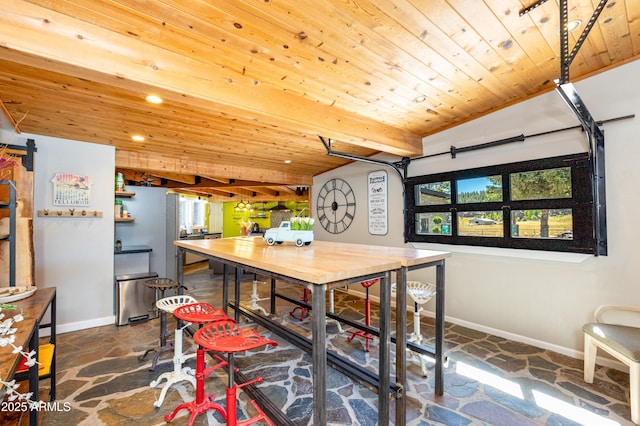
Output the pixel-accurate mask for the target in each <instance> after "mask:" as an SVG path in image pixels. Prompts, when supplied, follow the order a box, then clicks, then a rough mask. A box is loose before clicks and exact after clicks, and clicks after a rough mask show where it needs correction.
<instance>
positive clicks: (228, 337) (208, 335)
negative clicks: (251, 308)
mask: <svg viewBox="0 0 640 426" xmlns="http://www.w3.org/2000/svg"><path fill="white" fill-rule="evenodd" d="M193 338H194V340H195V341H196V342H198V344H199V345H201V346H202V347H204V348H206V349H208V350H211V351H215V352H220V353H226V354H227V365H228V367H229V368H228V370H229V377H228V382H227V392H226V405H227V407H226V412H225V411H220V410H218V411H219V412H220V413H221V414H222V416H223V417H224V419H225V420H226V422H227V424H228V425H231V426H235V425H242V426H244V425H250V424H253V423H256V422H258V421H265V422H266V423H268V424H270V425H273V423H272V422H271V421H270V420H269V418H268V417H267V416H266V415H265V414H264V412H263V411H262V410H261V409H260V407H258V405H257V404H256V403H255V401H253V400H251V404H252V405H253V406H254V407H255V409H256V410H257V411H258V414H257V415H256V416H254V417H252V418H250V419H248V420H243V421H241V422H238V420H237V419H236V417H235V416H236V405H237V400H236V393H237V390H238V389H239V388H242V387H244V386H247V385H249V384H253V383H260V382H262V377H258V378H256V379H254V380H250V381H248V382H245V383H243V384H242V385H238V386H237V385H236V384H235V380H234V377H233V373H234V366H233V354H234V353H236V352H244V351H247V350H251V349H256V348H259V347H262V346H266V345H271V346H278V343H277V342H275V341H273V340H269V339H266V338H264V337H262V336H261V335H260V334H258V332H257V331H256V330H254V329H251V328H247V329H242V328H240V327H239V326H238V325H237V324H236V323H235V322H233V321H219V322H215V323H211V324H207V325H206V326H204V327H202V328H201V329H200V330H198V331H197V332H196V333H195V334H194V336H193Z"/></svg>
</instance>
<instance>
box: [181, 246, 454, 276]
mask: <svg viewBox="0 0 640 426" xmlns="http://www.w3.org/2000/svg"><path fill="white" fill-rule="evenodd" d="M174 244H175V245H176V246H178V247H182V248H184V249H186V250H191V251H194V252H197V253H200V254H205V255H210V256H213V257H217V258H220V259H224V260H228V261H232V262H237V263H241V264H244V265H247V266H251V267H254V268H258V269H263V270H268V271H271V272H274V273H277V274H281V275H283V276H288V277H291V278H294V279H298V280H301V281H306V282H310V283H313V284H325V283H330V282H336V281H341V280H346V279H350V278H354V277H360V276H364V275H369V274H375V273H379V272H386V271H392V270H395V269H400V268H401V267H410V266H415V265H421V264H425V263H430V262H435V261H439V260H443V259H445V258H447V257H449V256H450V255H451V254H450V253H448V252H441V251H433V250H420V249H413V248H402V247H383V246H373V245H365V244H350V243H337V242H328V241H313V242H312V243H311V244H310V245H308V246H303V247H296V246H295V245H293V244H287V243H283V244H281V245H274V246H269V245H268V244H267V243H266V242H264V241H263V240H262V238H261V237H233V238H220V239H215V240H180V241H174Z"/></svg>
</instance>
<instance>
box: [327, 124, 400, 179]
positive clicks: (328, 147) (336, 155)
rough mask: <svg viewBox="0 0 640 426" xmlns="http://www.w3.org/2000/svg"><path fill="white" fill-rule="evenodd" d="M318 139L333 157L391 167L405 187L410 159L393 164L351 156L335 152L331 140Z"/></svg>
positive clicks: (346, 153)
mask: <svg viewBox="0 0 640 426" xmlns="http://www.w3.org/2000/svg"><path fill="white" fill-rule="evenodd" d="M318 137H319V138H320V141H321V142H322V144H323V145H324V147H325V149H326V150H327V154H328V155H330V156H331V157H338V158H344V159H347V160H353V161H361V162H363V163H370V164H378V165H381V166H385V167H391V168H392V169H393V170H395V171H396V173H398V176H400V180H401V181H402V185H403V187H404V181H405V179H406V177H407V168H408V166H409V159H408V158H406V157H405V158H403V159H402V161H399V162H396V163H393V162H391V161H384V160H378V159H375V158H369V157H363V156H361V155H355V154H349V153H348V152H340V151H334V150H333V149H331V139H325V138H324V137H322V136H318ZM401 168H402V170H401Z"/></svg>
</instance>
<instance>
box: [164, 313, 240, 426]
mask: <svg viewBox="0 0 640 426" xmlns="http://www.w3.org/2000/svg"><path fill="white" fill-rule="evenodd" d="M173 315H174V316H175V317H176V318H177V319H179V320H182V321H185V322H189V323H193V324H207V323H211V322H214V323H215V322H225V323H226V322H231V323H234V324H235V321H233V320H232V319H231V318H229V317H228V316H227V314H225V313H224V311H222V310H217V309H215V308H214V307H213V306H211V305H210V304H208V303H202V302H199V303H192V304H189V305H183V306H179V307H177V308H176V309H175V310H174V311H173ZM196 334H197V333H196ZM196 342H197V341H196ZM205 352H206V351H205V349H204V348H203V347H202V345H200V344H198V351H197V352H196V373H195V375H196V399H195V400H193V401H189V402H183V403H182V404H180V405H178V406H177V407H176V409H175V410H173V413H171V414H167V415H166V416H164V421H165V422H167V423H168V422H170V421H171V420H173V418H174V417H175V416H176V414H178V411H180V410H182V409H183V408H184V409H187V410H189V411H190V412H191V416H190V417H189V423H188V426H192V425H193V422H194V421H195V419H196V417H197V416H199V415H200V414H202V413H205V412H206V411H208V410H211V409H212V410H216V411H218V412H219V413H220V414H222V415H224V407H223V406H221V405H220V404H217V403H216V402H214V399H215V395H213V394H205V393H204V380H205V379H206V378H207V377H209V375H210V374H211V372H212V371H213V370H216V369H218V368H220V367H224V366H226V365H227V363H226V361H224V360H223V359H222V358H218V357H215V358H216V359H218V361H219V362H218V363H217V364H216V365H214V366H212V367H209V368H206V369H205V362H204V354H205Z"/></svg>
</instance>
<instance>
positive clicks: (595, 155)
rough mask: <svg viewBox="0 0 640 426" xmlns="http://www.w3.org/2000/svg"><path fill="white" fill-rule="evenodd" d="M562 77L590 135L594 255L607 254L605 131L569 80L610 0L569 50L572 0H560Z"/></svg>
mask: <svg viewBox="0 0 640 426" xmlns="http://www.w3.org/2000/svg"><path fill="white" fill-rule="evenodd" d="M545 1H546V0H538V1H536V2H535V3H534V4H532V5H531V6H529V7H527V8H524V9H522V10H521V11H520V16H522V15H524V14H526V13H528V12H529V11H530V10H532V9H534V8H536V7H538V6H540V5H541V4H543V3H544V2H545ZM559 3H560V78H559V79H558V81H557V83H556V84H557V87H556V90H557V91H558V93H559V94H560V96H561V97H562V99H563V100H564V101H565V102H566V104H567V105H568V106H569V108H570V109H571V110H572V111H573V112H574V114H575V115H576V117H578V120H579V121H580V124H581V125H582V128H583V129H584V131H585V133H586V135H587V141H588V145H589V166H590V168H591V186H592V192H593V235H594V254H595V255H596V256H598V255H604V256H606V255H607V216H606V192H605V170H604V133H602V130H601V129H600V128H599V126H598V124H597V122H596V121H595V120H594V119H593V117H592V116H591V114H590V113H589V111H588V110H587V107H586V106H585V105H584V102H582V99H580V96H578V93H577V92H576V90H575V88H574V87H573V85H572V84H571V83H570V82H569V67H570V66H571V62H573V59H574V58H575V56H576V54H577V53H578V51H579V50H580V48H581V47H582V44H583V43H584V41H585V40H586V38H587V36H588V35H589V32H590V31H591V29H592V28H593V26H594V25H595V23H596V21H597V19H598V17H599V16H600V13H601V12H602V10H603V9H604V7H605V5H606V4H607V0H600V2H599V3H598V5H597V6H596V8H595V10H594V12H593V14H592V15H591V18H589V22H587V24H586V25H585V28H584V30H583V31H582V33H581V34H580V36H579V37H578V40H577V41H576V45H575V46H574V47H573V49H572V50H571V53H569V27H568V24H569V4H568V0H560V2H559Z"/></svg>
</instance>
